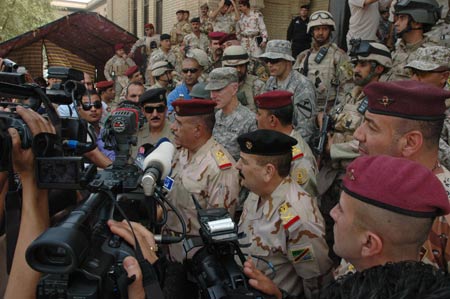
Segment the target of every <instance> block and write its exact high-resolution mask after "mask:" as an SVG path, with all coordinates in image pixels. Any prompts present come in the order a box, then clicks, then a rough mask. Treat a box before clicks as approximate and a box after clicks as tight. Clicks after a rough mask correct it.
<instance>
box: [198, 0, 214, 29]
mask: <svg viewBox="0 0 450 299" xmlns="http://www.w3.org/2000/svg"><path fill="white" fill-rule="evenodd" d="M208 10H209V7H208V3H204V4H202V5H201V6H200V32H201V33H204V34H206V36H208V34H209V33H210V32H212V31H213V25H212V22H211V20H210V19H209V15H208Z"/></svg>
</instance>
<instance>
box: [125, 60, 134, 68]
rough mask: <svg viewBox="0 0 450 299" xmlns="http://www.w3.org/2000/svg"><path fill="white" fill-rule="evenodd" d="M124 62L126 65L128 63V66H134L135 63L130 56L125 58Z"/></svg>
mask: <svg viewBox="0 0 450 299" xmlns="http://www.w3.org/2000/svg"><path fill="white" fill-rule="evenodd" d="M126 63H127V65H128V66H129V67H130V66H135V65H136V63H135V62H134V60H133V59H131V58H127V60H126Z"/></svg>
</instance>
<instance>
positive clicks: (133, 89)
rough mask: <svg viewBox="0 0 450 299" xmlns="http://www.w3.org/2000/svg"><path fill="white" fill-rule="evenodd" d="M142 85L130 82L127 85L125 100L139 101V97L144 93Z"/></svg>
mask: <svg viewBox="0 0 450 299" xmlns="http://www.w3.org/2000/svg"><path fill="white" fill-rule="evenodd" d="M144 91H145V90H144V86H142V85H135V84H131V85H130V86H128V92H127V95H126V100H127V101H131V102H134V103H138V102H139V97H140V96H141V95H142V94H143V93H144Z"/></svg>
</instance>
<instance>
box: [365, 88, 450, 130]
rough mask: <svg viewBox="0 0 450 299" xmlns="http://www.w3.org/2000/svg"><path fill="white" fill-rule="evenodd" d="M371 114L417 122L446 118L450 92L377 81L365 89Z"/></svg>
mask: <svg viewBox="0 0 450 299" xmlns="http://www.w3.org/2000/svg"><path fill="white" fill-rule="evenodd" d="M364 94H365V95H366V96H367V99H368V109H367V110H368V111H369V112H371V113H375V114H384V115H391V116H396V117H401V118H408V119H414V120H428V121H432V120H439V119H444V118H445V109H446V108H445V99H447V98H450V91H446V90H444V89H442V88H437V87H434V86H433V85H430V84H426V83H422V82H419V81H414V80H408V81H391V82H374V83H370V84H368V85H367V86H366V87H365V88H364Z"/></svg>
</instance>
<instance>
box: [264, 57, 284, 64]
mask: <svg viewBox="0 0 450 299" xmlns="http://www.w3.org/2000/svg"><path fill="white" fill-rule="evenodd" d="M282 60H284V59H282V58H277V59H269V58H266V59H265V60H264V61H265V62H266V63H270V64H277V63H279V62H280V61H282Z"/></svg>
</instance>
